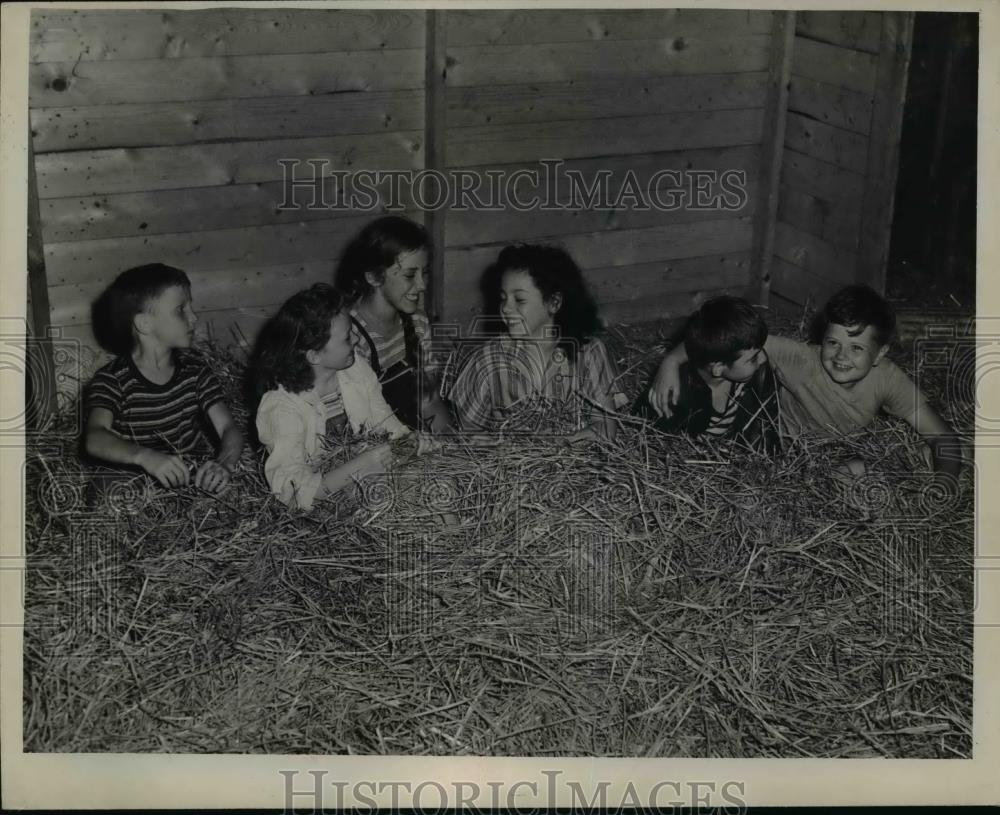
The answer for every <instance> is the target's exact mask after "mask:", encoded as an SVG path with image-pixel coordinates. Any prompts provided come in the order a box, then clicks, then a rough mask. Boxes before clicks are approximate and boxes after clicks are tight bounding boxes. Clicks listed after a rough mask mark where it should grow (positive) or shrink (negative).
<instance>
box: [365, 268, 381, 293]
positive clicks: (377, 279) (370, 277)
mask: <svg viewBox="0 0 1000 815" xmlns="http://www.w3.org/2000/svg"><path fill="white" fill-rule="evenodd" d="M365 281H366V282H367V283H368V285H369V286H371V287H372V288H375V289H377V288H378V287H379V286H381V285H382V284H383V283H384V282H385V273H384V272H383V273H382V274H379V273H378V272H374V271H367V272H365Z"/></svg>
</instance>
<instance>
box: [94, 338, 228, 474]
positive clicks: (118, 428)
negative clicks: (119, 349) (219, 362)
mask: <svg viewBox="0 0 1000 815" xmlns="http://www.w3.org/2000/svg"><path fill="white" fill-rule="evenodd" d="M221 401H223V396H222V386H221V385H220V384H219V380H218V378H217V377H216V376H215V374H213V373H212V371H211V370H210V369H209V367H208V365H207V364H205V361H204V360H203V359H202V358H201V357H200V356H198V355H197V354H194V353H192V352H190V351H177V352H175V353H174V374H173V376H172V377H171V378H170V381H169V382H166V383H164V384H163V385H158V384H156V383H155V382H150V381H149V380H148V379H146V377H144V376H143V375H142V373H141V372H140V371H139V369H138V368H137V367H136V365H135V362H133V360H132V357H131V356H125V357H118V358H117V359H114V360H112V361H111V362H109V363H108V364H107V365H105V366H104V367H103V368H101V369H100V370H99V371H98V372H97V373H96V374H95V375H94V378H93V379H92V380H91V382H90V385H89V387H88V389H87V394H86V409H87V412H88V413H89V412H90V411H91V410H93V409H94V408H106V409H107V410H109V411H111V417H112V419H111V429H112V430H113V431H114V432H115V433H117V434H118V435H119V436H121V437H122V438H124V439H127V440H128V441H131V442H134V443H135V444H138V445H141V446H142V447H149V448H151V449H153V450H157V451H159V452H161V453H168V454H179V455H183V454H186V453H191V452H194V451H200V450H201V449H207V441H208V437H207V436H206V434H205V430H206V429H207V427H208V425H209V422H208V416H207V414H208V410H209V408H211V407H212V406H213V405H215V404H216V403H218V402H221Z"/></svg>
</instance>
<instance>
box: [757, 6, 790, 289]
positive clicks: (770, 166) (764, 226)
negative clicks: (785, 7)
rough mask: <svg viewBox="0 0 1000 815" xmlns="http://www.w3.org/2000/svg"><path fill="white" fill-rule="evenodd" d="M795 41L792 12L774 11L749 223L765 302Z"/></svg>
mask: <svg viewBox="0 0 1000 815" xmlns="http://www.w3.org/2000/svg"><path fill="white" fill-rule="evenodd" d="M794 42H795V12H794V11H780V12H779V11H776V12H775V13H774V26H773V28H772V30H771V62H770V65H769V66H768V74H767V97H766V99H765V102H764V134H763V139H762V141H761V149H760V186H759V190H760V192H759V194H758V200H757V211H756V213H755V215H754V227H753V260H752V263H753V277H754V281H755V283H756V290H757V291H756V296H757V301H758V302H759V303H760V305H762V306H767V305H768V304H769V302H770V299H771V258H772V256H773V255H774V224H775V221H776V220H777V217H778V193H779V189H778V185H779V182H780V180H781V158H782V156H783V155H784V152H785V122H786V120H787V118H788V83H789V81H790V79H791V74H792V51H793V48H794Z"/></svg>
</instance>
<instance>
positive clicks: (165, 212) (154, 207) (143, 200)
mask: <svg viewBox="0 0 1000 815" xmlns="http://www.w3.org/2000/svg"><path fill="white" fill-rule="evenodd" d="M758 155H759V154H758V149H757V148H756V147H755V146H745V147H734V148H714V149H708V150H685V151H679V152H676V153H656V154H651V155H637V156H618V157H609V158H600V159H579V160H573V161H568V162H566V163H565V164H564V165H563V166H562V167H560V170H559V172H560V174H563V173H564V172H565V171H566V170H573V171H575V172H578V173H580V174H581V176H582V177H583V178H584V179H589V178H591V177H592V176H593V175H594V174H595V173H596V172H598V171H609V172H611V173H612V174H613V178H617V179H619V184H621V183H623V180H624V175H625V173H626V172H628V171H629V170H631V171H632V172H633V173H634V174H635V176H636V178H637V179H639V180H640V181H641V180H643V179H646V180H648V179H650V178H651V177H652V176H653V174H654V173H656V172H658V171H660V170H675V171H678V170H687V169H692V168H693V169H696V170H700V171H706V172H708V171H716V172H721V171H724V170H730V169H737V170H740V169H742V170H745V171H746V173H747V190H748V196H749V199H750V200H749V201H748V202H747V205H746V206H747V208H746V210H741V214H749V213H750V212H752V211H753V203H754V202H753V194H754V190H755V187H754V180H755V178H756V172H757V167H758V164H759V158H758ZM305 169H306V168H303V171H304V170H305ZM467 169H468V168H454V172H461V171H466V170H467ZM524 170H534V171H536V172H537V173H538V176H539V180H540V183H544V168H543V167H540V166H539V165H538V164H537V163H523V164H516V165H493V166H490V167H484V168H477V170H476V171H475V172H477V173H479V176H480V179H481V185H480V193H479V194H480V197H481V198H482V199H483V201H484V202H486V203H488V202H489V193H488V191H489V189H490V187H489V184H490V182H489V178H488V177H487V176H486V175H485V173H486V172H487V171H490V172H500V173H503V174H504V176H505V177H510V176H512V175H513V174H514V173H517V172H519V171H524ZM527 182H528V179H527V177H526V176H525V175H523V174H521V175H520V176H518V177H517V183H515V184H513V185H512V186H513V188H514V189H515V190H516V195H517V196H518V197H519V199H520V200H528V198H529V196H530V195H532V194H538V193H539V189H538V186H537V185H533V184H529V183H527ZM321 184H322V187H323V190H322V192H321V193H320V194H319V196H318V198H317V201H318V202H319V203H321V204H322V203H324V202H325V203H328V204H333V203H334V202H335V201H336V200H337V194H338V191H339V182H337V181H336V180H334V179H332V178H328V179H326V180H325V181H324V182H321ZM670 184H671V182H670V180H669V178H665V179H664V180H663V182H662V183H661V186H660V193H661V194H660V198H661V200H662V201H663V202H664V203H666V204H669V203H670V201H671V198H670V189H669V187H670ZM457 186H458V182H457V179H456V181H455V184H454V189H455V191H456V192H455V194H456V195H457ZM561 188H562V185H560V186H559V187H557V190H556V192H557V194H561V195H562V197H563V199H564V200H565V199H566V198H567V197H568V192H567V191H565V190H563V192H562V193H560V192H559V190H560V189H561ZM349 189H350V185H349ZM609 189H611V186H610V185H609ZM398 191H399V193H400V196H399V200H398V201H397V202H396V203H397V204H400V205H402V206H403V207H404V208H405V209H413V208H414V203H413V198H412V196H411V195H410V194H409V193H410V185H409V184H399V189H398ZM378 192H379V193H381V195H380V196H379V197H378V198H377V199H374V200H372V201H370V202H369V201H359V203H360V204H361V205H362V206H363V207H364V210H363V211H362V210H343V209H323V208H314V209H311V208H308V206H307V205H308V204H309V203H310V201H311V200H312V190H311V189H310V188H300V189H298V190H297V191H295V193H294V198H293V197H291V196H290V197H289V201H290V202H291V201H298V202H299V204H300V205H301V208H300V209H297V210H281V209H279V206H280V204H281V203H282V202H283V200H284V196H285V187H284V184H283V182H281V181H273V182H266V183H253V184H231V185H226V186H219V187H202V188H197V189H179V190H152V191H149V192H135V193H119V194H115V195H100V196H82V197H67V198H52V199H46V200H44V201H42V202H41V213H42V224H43V234H44V237H45V240H46V241H48V242H50V243H59V242H67V241H73V240H96V239H99V238H113V237H124V236H130V235H140V234H141V235H155V234H164V233H171V232H200V231H205V230H214V229H229V228H236V227H243V226H255V225H265V224H273V223H292V222H297V221H309V220H324V219H327V218H343V217H355V216H358V215H360V214H362V212H369V213H370V214H371V217H375V216H376V215H378V214H381V211H382V208H383V207H386V206H388V205H389V204H390V203H392V200H391V198H390V195H391V190H390V182H388V181H386V182H385V183H383V184H382V185H381V186H380V187H379V189H378ZM735 203H736V202H735V200H733V199H730V205H734V204H735ZM369 204H370V205H369ZM690 214H691V215H692V216H696V215H700V214H699V213H690ZM518 215H519V213H517V212H509V211H501V212H491V213H489V214H484V213H481V212H480V213H475V212H468V213H466V212H461V211H458V210H456V211H454V212H451V213H449V220H448V239H449V240H450V241H455V238H454V236H455V235H456V234H460V233H462V232H463V231H466V230H476V229H484V230H486V231H487V232H488V233H489V234H490V235H492V236H493V238H495V239H496V240H505V239H508V238H513V237H514V235H516V234H517V230H521V229H523V230H524V233H523V234H524V237H528V236H529V235H539V234H546V233H542V232H538V231H537V228H536V226H535V220H534V217H535V216H532V217H530V218H529V219H528V221H527V223H525V222H524V221H522V220H521V219H519V218H518V217H517V216H518ZM579 215H580V216H585V217H588V218H591V220H594V219H595V218H596V217H597V216H593V215H592V214H591V213H583V212H581V213H579ZM662 217H663V218H665V219H666V220H670V219H674V220H676V219H677V218H678V217H683V213H679V212H678V213H670V212H667V213H662ZM608 218H610V221H611V222H612V223H617V222H618V218H617V216H615V215H614V214H613V213H612V214H611V215H610V216H608V215H602V216H600V219H604V220H606V219H608ZM602 223H603V220H602ZM460 224H461V226H460ZM511 224H515V225H514V226H511ZM594 228H595V229H597V228H599V227H597V226H595V227H594ZM588 229H589V227H588ZM559 231H562V230H559ZM566 231H570V232H580V231H584V230H581V229H579V228H577V229H569V230H566ZM484 234H485V233H484ZM467 238H468V236H467V235H463V236H462V237H461V240H459V241H455V242H459V243H469V242H470V241H469V240H468V239H467ZM493 238H491V239H493ZM480 242H482V241H480Z"/></svg>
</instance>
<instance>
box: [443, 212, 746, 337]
mask: <svg viewBox="0 0 1000 815" xmlns="http://www.w3.org/2000/svg"><path fill="white" fill-rule="evenodd" d="M751 220H752V219H750V218H730V219H722V220H716V221H703V222H699V223H688V224H672V225H668V226H661V227H651V228H646V229H624V230H619V231H617V232H595V233H587V234H579V235H563V236H561V238H560V239H559V241H558V244H559V245H561V246H563V247H564V248H565V249H566V251H568V252H569V253H570V255H572V257H573V258H574V259H575V260H576V262H577V263H578V264H579V265H580V267H581V268H582V269H584V271H585V273H586V276H587V279H588V280H589V279H590V270H591V269H595V270H599V269H609V268H612V267H627V266H635V265H639V264H649V263H664V262H666V261H673V260H680V259H682V258H691V257H702V256H705V255H713V254H716V255H718V254H733V253H742V252H748V251H749V250H750V246H751V243H752V224H751ZM502 248H503V245H502V244H499V245H489V246H470V247H454V248H449V249H448V250H447V251H446V253H445V258H444V285H445V289H446V291H447V293H448V294H447V296H446V298H445V316H446V318H449V319H451V318H452V317H453V316H455V315H456V314H464V313H466V312H468V311H469V309H473V308H475V306H476V304H477V303H478V301H479V288H478V286H479V279H480V277H481V276H482V273H483V271H484V270H485V269H486V267H487V266H488V265H489V264H490V263H492V262H493V261H494V260H496V257H497V255H498V254H499V252H500V250H501V249H502ZM602 274H604V273H603V272H602Z"/></svg>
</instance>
